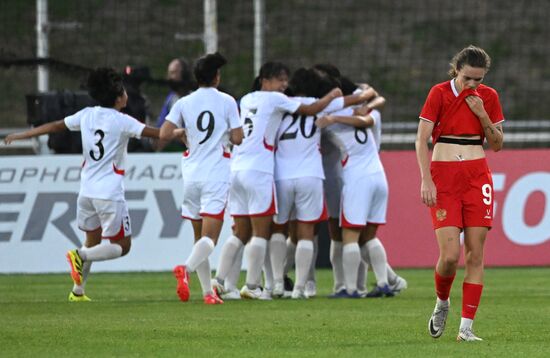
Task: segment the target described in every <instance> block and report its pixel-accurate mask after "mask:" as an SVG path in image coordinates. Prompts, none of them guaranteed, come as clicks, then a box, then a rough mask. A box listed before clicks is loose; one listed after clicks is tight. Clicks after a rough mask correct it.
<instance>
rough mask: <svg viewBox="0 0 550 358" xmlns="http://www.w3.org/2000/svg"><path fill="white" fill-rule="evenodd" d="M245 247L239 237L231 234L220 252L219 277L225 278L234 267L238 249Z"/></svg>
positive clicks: (217, 274)
mask: <svg viewBox="0 0 550 358" xmlns="http://www.w3.org/2000/svg"><path fill="white" fill-rule="evenodd" d="M243 247H244V245H243V243H242V241H241V240H239V238H238V237H236V236H233V235H231V236H230V237H229V239H227V241H226V242H225V244H224V245H223V247H222V252H221V254H220V262H219V263H218V271H217V272H216V278H217V279H220V280H225V278H226V277H227V275H228V274H229V272H230V271H231V269H232V267H233V263H234V262H235V257H236V256H237V253H238V251H239V250H240V249H242V248H243ZM239 270H240V265H239Z"/></svg>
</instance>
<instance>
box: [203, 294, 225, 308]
mask: <svg viewBox="0 0 550 358" xmlns="http://www.w3.org/2000/svg"><path fill="white" fill-rule="evenodd" d="M203 298H204V303H205V304H207V305H221V304H223V301H222V299H221V298H219V297H218V295H216V293H215V292H214V293H209V294H207V295H205V296H204V297H203Z"/></svg>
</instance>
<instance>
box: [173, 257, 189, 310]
mask: <svg viewBox="0 0 550 358" xmlns="http://www.w3.org/2000/svg"><path fill="white" fill-rule="evenodd" d="M174 276H175V277H176V280H177V281H178V286H177V288H176V292H177V293H178V296H179V298H180V301H183V302H187V301H189V274H188V273H187V270H186V269H185V266H183V265H178V266H176V267H174Z"/></svg>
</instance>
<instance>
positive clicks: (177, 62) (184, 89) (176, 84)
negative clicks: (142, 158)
mask: <svg viewBox="0 0 550 358" xmlns="http://www.w3.org/2000/svg"><path fill="white" fill-rule="evenodd" d="M166 79H167V80H168V86H169V87H170V93H168V96H166V99H165V100H164V104H163V105H162V108H161V110H160V114H159V116H158V118H157V127H158V128H160V127H162V124H163V123H164V121H165V120H166V116H167V115H168V113H170V109H172V106H173V105H174V103H176V101H177V100H178V99H180V98H181V97H183V96H186V95H188V94H189V93H191V92H192V91H194V90H195V89H196V87H197V85H196V83H195V80H194V79H193V73H192V71H191V66H190V65H189V62H188V61H187V60H186V59H185V58H183V57H180V58H175V59H173V60H172V61H170V63H169V64H168V69H167V72H166ZM155 149H156V150H157V151H165V152H179V151H184V150H185V149H186V148H185V145H184V144H183V143H182V142H181V141H178V140H174V141H171V142H167V141H163V140H159V141H158V143H157V145H156V148H155Z"/></svg>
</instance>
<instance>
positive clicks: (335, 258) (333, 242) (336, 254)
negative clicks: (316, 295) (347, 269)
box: [328, 218, 345, 293]
mask: <svg viewBox="0 0 550 358" xmlns="http://www.w3.org/2000/svg"><path fill="white" fill-rule="evenodd" d="M328 232H329V236H330V263H331V265H332V277H333V280H334V282H333V286H332V287H333V289H332V290H333V293H338V292H340V291H342V290H344V289H345V284H344V266H343V263H342V248H343V246H344V245H343V243H342V230H341V229H340V226H339V224H338V219H336V218H330V219H329V221H328Z"/></svg>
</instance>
